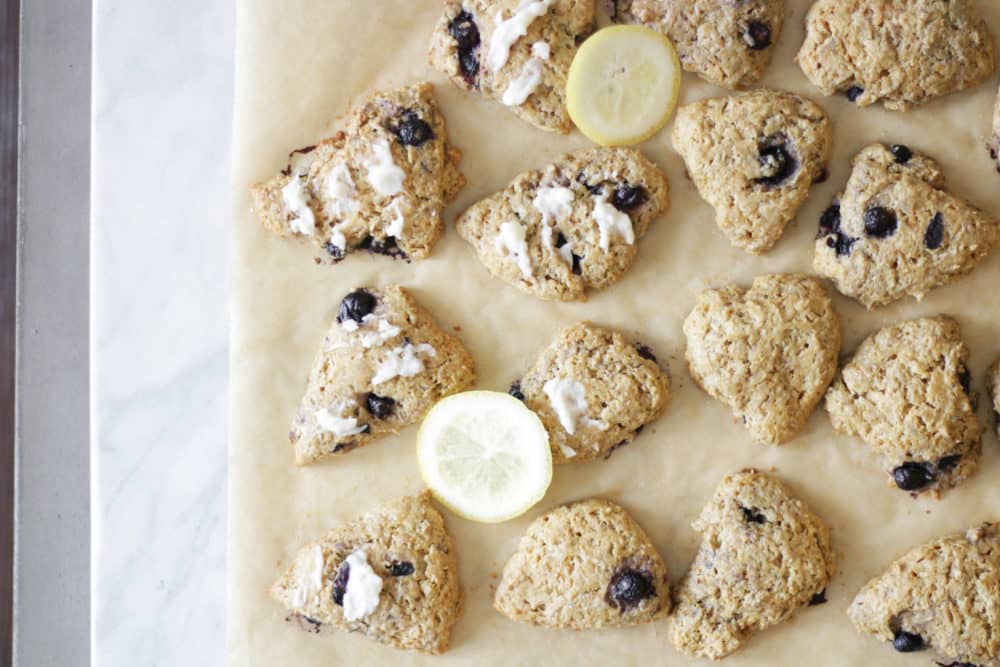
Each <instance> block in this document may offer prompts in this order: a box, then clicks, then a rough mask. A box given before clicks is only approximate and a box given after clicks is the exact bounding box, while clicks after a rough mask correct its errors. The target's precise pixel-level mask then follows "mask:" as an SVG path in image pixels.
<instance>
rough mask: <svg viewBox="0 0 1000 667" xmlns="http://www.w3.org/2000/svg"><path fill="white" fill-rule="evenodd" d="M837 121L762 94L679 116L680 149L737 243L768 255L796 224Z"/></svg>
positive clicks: (800, 102)
mask: <svg viewBox="0 0 1000 667" xmlns="http://www.w3.org/2000/svg"><path fill="white" fill-rule="evenodd" d="M831 140H832V133H831V130H830V121H829V120H828V119H827V117H826V114H825V113H823V110H822V109H821V108H819V107H818V106H817V105H816V104H814V103H812V102H810V101H809V100H807V99H805V98H803V97H799V96H798V95H794V94H792V93H783V92H779V91H772V90H761V91H756V92H753V93H747V94H744V95H737V96H734V97H719V98H713V99H707V100H702V101H700V102H694V103H692V104H688V105H686V106H683V107H681V108H680V109H678V111H677V120H676V122H675V123H674V129H673V143H674V147H675V148H676V149H677V151H678V152H679V153H680V154H681V156H682V157H683V158H684V163H685V165H686V166H687V171H688V174H690V176H691V180H693V181H694V184H695V185H696V186H697V188H698V193H699V194H700V195H701V197H702V199H704V200H705V201H707V202H708V203H709V204H711V205H712V207H713V208H715V213H716V222H717V223H718V225H719V228H720V229H721V230H722V231H723V232H724V233H725V235H726V236H727V237H728V238H729V241H730V243H732V244H733V245H734V246H736V247H738V248H742V249H743V250H747V251H749V252H752V253H754V254H758V253H763V252H767V251H768V250H770V249H771V247H772V246H773V245H774V244H775V243H776V242H777V241H778V239H779V238H781V234H782V233H783V232H784V231H785V226H786V225H787V224H788V223H789V222H790V221H791V220H792V219H793V218H794V217H795V214H796V212H797V211H798V209H799V207H800V206H801V205H802V203H803V202H804V201H805V199H806V197H807V196H808V194H809V188H810V187H812V185H813V183H815V182H817V181H819V180H822V177H823V174H824V173H825V172H826V162H827V159H828V158H829V156H830V145H831Z"/></svg>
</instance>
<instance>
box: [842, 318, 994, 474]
mask: <svg viewBox="0 0 1000 667" xmlns="http://www.w3.org/2000/svg"><path fill="white" fill-rule="evenodd" d="M968 361H969V350H968V348H966V347H965V343H963V342H962V332H961V330H960V329H959V326H958V323H957V322H956V321H955V320H953V319H951V318H950V317H935V318H930V319H920V320H912V321H909V322H903V323H902V324H897V325H895V326H891V327H887V328H885V329H882V330H881V331H878V332H877V333H875V334H873V335H872V336H870V337H868V338H867V339H865V341H864V342H862V343H861V345H860V346H859V347H858V349H857V351H856V352H855V353H854V357H853V358H852V359H851V360H850V361H849V362H848V363H847V364H846V365H845V366H844V368H843V370H842V371H841V373H840V376H839V377H838V378H837V379H836V380H835V381H834V383H833V384H832V385H831V386H830V390H829V391H828V392H827V395H826V409H827V412H829V413H830V420H831V421H832V422H833V427H834V428H835V429H836V430H837V431H839V432H840V433H846V434H848V435H853V436H856V437H858V438H861V439H862V440H863V441H864V442H865V444H867V445H868V447H869V448H871V449H872V451H873V452H874V453H875V454H876V455H877V456H878V458H879V460H880V461H881V463H882V467H883V469H884V470H885V472H886V474H887V475H888V476H889V482H890V484H891V483H895V484H896V486H897V487H899V488H900V489H901V490H903V491H908V492H911V493H924V492H928V491H933V492H940V491H943V490H946V489H948V488H951V487H953V486H955V485H957V484H958V483H959V482H961V481H963V480H964V479H966V478H967V477H969V476H970V475H971V474H972V473H973V472H975V470H976V468H977V467H978V466H979V457H980V454H981V453H982V440H981V437H980V428H979V422H978V420H977V419H976V413H975V411H974V409H973V406H972V399H971V398H970V395H969V394H970V386H969V384H970V380H971V378H970V375H969V369H968V367H967V365H966V364H967V363H968Z"/></svg>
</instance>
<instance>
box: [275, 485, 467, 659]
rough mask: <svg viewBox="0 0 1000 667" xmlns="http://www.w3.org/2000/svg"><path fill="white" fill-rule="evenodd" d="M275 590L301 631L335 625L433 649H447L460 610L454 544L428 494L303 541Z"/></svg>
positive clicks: (413, 647) (417, 648) (385, 641)
mask: <svg viewBox="0 0 1000 667" xmlns="http://www.w3.org/2000/svg"><path fill="white" fill-rule="evenodd" d="M271 595H272V596H273V597H274V598H275V599H276V600H277V601H278V602H280V603H281V604H282V605H284V607H285V608H286V609H288V611H289V612H290V616H289V620H293V619H294V620H297V621H298V622H299V623H300V625H301V626H302V627H303V628H304V629H307V630H311V631H314V632H321V631H322V630H323V629H324V628H325V627H327V626H330V627H335V628H339V629H341V630H347V631H349V632H358V633H361V634H363V635H365V636H367V637H369V638H371V639H373V640H375V641H377V642H381V643H383V644H387V645H388V646H393V647H395V648H399V649H409V650H414V651H420V652H423V653H431V654H438V653H443V652H444V651H446V650H448V644H449V642H450V640H451V630H452V627H453V626H454V625H455V621H456V620H457V619H458V616H459V614H460V613H461V611H462V590H461V588H460V587H459V580H458V563H457V561H456V558H455V547H454V545H453V544H452V541H451V537H450V536H449V535H448V532H447V530H446V529H445V525H444V520H443V519H442V518H441V515H440V514H439V513H438V512H437V510H436V509H434V506H433V505H431V502H430V494H429V493H427V492H424V493H422V494H420V495H417V496H408V497H404V498H400V499H398V500H394V501H391V502H388V503H386V504H384V505H382V506H380V507H378V508H376V509H374V510H371V511H370V512H367V513H365V514H363V515H362V516H360V517H359V518H357V519H355V520H354V521H351V522H349V523H346V524H344V525H342V526H339V527H338V528H335V529H333V530H331V531H330V532H329V533H327V534H326V535H325V536H324V537H323V538H321V539H319V540H317V541H316V542H313V543H311V544H307V545H305V546H304V547H302V548H301V549H300V550H299V551H298V552H297V553H296V554H295V556H294V557H293V559H292V562H291V564H290V566H289V567H288V569H287V570H286V571H285V573H284V574H282V575H281V577H280V578H279V579H278V580H277V581H276V582H275V584H274V586H273V587H272V588H271Z"/></svg>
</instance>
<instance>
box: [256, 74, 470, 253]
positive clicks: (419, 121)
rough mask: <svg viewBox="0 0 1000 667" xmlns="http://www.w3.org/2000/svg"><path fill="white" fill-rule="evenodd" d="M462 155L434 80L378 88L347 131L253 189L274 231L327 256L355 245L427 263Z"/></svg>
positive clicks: (302, 153)
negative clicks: (385, 89) (448, 128)
mask: <svg viewBox="0 0 1000 667" xmlns="http://www.w3.org/2000/svg"><path fill="white" fill-rule="evenodd" d="M460 158H461V153H460V152H459V151H458V150H456V149H455V148H452V147H451V146H450V145H449V143H448V133H447V131H446V130H445V123H444V116H442V115H441V111H440V110H439V109H438V104H437V100H436V99H435V97H434V88H433V87H432V86H431V84H429V83H420V84H416V85H413V86H409V87H407V88H401V89H399V90H394V91H390V92H376V93H374V94H373V95H371V96H370V97H369V98H368V99H367V100H366V101H365V102H364V103H362V104H361V105H360V106H359V107H358V108H357V109H355V111H354V113H353V115H352V117H351V120H350V123H349V125H348V127H347V129H346V130H345V131H343V132H339V133H338V134H336V135H335V136H333V137H331V138H329V139H324V140H323V141H321V142H320V143H319V144H317V145H315V146H308V147H306V148H301V149H299V150H296V151H293V152H292V154H291V156H290V158H289V163H288V166H287V167H285V169H283V170H282V171H281V173H280V174H278V175H277V176H275V177H274V178H272V179H271V180H269V181H266V182H264V183H258V184H256V185H254V186H253V188H252V189H251V192H252V195H253V203H254V210H255V211H256V212H257V215H258V216H259V217H260V219H261V222H262V223H263V224H264V226H265V227H266V228H267V229H269V230H270V231H272V232H274V233H276V234H278V235H280V236H285V237H295V238H306V239H308V240H310V241H312V242H313V243H314V244H315V245H316V246H317V247H318V248H319V249H320V251H321V261H325V262H338V261H340V260H342V259H343V258H344V257H345V256H346V255H347V254H348V253H350V252H353V251H355V250H367V251H369V252H372V253H376V254H381V255H389V256H392V257H402V258H407V257H412V258H415V259H422V258H424V257H427V255H428V254H429V253H430V251H431V247H432V246H433V245H434V243H435V242H436V241H437V240H438V238H439V237H440V236H441V233H442V232H443V230H444V224H443V222H442V220H441V211H442V209H443V208H444V206H445V204H447V203H448V202H450V201H452V200H453V199H454V198H455V196H456V195H457V194H458V191H459V190H460V189H461V188H462V186H463V185H464V184H465V179H464V178H463V177H462V175H461V173H459V171H458V161H459V159H460Z"/></svg>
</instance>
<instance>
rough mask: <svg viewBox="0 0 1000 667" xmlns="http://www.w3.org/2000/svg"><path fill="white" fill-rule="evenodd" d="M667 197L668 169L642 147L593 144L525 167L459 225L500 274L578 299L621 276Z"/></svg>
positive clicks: (546, 293) (545, 293) (523, 286)
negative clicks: (540, 164)
mask: <svg viewBox="0 0 1000 667" xmlns="http://www.w3.org/2000/svg"><path fill="white" fill-rule="evenodd" d="M669 203H670V196H669V191H668V186H667V180H666V177H665V176H664V175H663V174H662V173H661V172H660V170H659V169H658V168H657V167H656V165H654V164H653V163H652V162H650V161H649V160H647V159H646V158H645V157H643V155H642V154H641V153H640V152H639V151H637V150H635V149H631V148H590V149H585V150H581V151H577V152H576V153H570V154H569V155H564V156H563V157H561V158H559V159H558V160H556V162H555V163H553V164H551V165H549V166H548V167H546V168H545V169H544V170H542V171H529V172H526V173H524V174H521V175H520V176H518V177H517V178H515V179H514V181H513V182H512V183H511V184H510V185H509V186H508V187H507V188H506V189H505V190H503V191H501V192H498V193H496V194H494V195H492V196H490V197H487V198H486V199H484V200H482V201H480V202H478V203H476V204H474V205H473V206H471V207H470V208H469V209H468V210H466V211H465V212H464V213H462V214H461V215H460V216H459V218H458V221H457V222H456V228H457V229H458V234H459V236H461V237H462V238H463V239H465V240H466V241H468V242H469V243H470V244H471V245H472V247H473V248H474V249H475V251H476V254H477V255H478V256H479V261H481V262H482V263H483V264H484V265H485V266H486V268H487V269H488V270H489V272H490V273H492V274H493V275H494V276H496V277H498V278H501V279H502V280H504V281H505V282H507V283H510V284H511V285H513V286H514V287H517V288H518V289H520V290H522V291H524V292H527V293H528V294H533V295H535V296H538V297H540V298H542V299H546V300H558V301H580V300H584V299H585V298H586V296H585V292H586V290H587V288H602V287H606V286H608V285H611V284H613V283H615V282H617V281H618V280H619V279H620V278H621V277H622V275H623V274H624V273H625V272H626V271H627V270H628V269H629V267H630V266H631V265H632V262H633V261H634V260H635V256H636V253H637V245H638V242H639V240H640V239H641V238H642V237H643V235H645V233H646V230H647V229H648V227H649V224H650V223H651V222H652V221H653V219H654V218H656V217H657V216H658V215H659V214H660V213H662V212H663V211H665V210H666V208H667V206H668V205H669Z"/></svg>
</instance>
